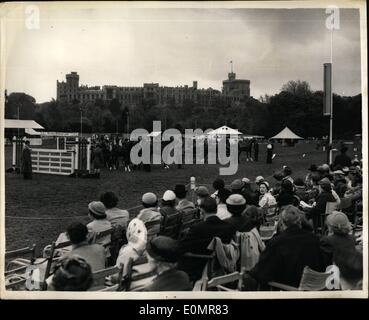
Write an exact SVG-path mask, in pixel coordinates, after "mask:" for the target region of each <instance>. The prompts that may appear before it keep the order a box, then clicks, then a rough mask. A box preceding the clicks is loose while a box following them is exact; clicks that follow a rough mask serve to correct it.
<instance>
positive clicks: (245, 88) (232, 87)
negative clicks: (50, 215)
mask: <svg viewBox="0 0 369 320" xmlns="http://www.w3.org/2000/svg"><path fill="white" fill-rule="evenodd" d="M222 94H223V95H225V96H227V97H230V98H231V99H232V100H233V101H240V102H244V101H245V100H246V99H247V98H249V97H250V80H241V79H236V74H235V73H234V72H232V71H231V72H230V73H228V80H224V81H223V90H222Z"/></svg>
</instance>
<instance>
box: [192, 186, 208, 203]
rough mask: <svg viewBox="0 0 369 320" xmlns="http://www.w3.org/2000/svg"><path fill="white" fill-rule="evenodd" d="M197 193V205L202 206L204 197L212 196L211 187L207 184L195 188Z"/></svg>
mask: <svg viewBox="0 0 369 320" xmlns="http://www.w3.org/2000/svg"><path fill="white" fill-rule="evenodd" d="M195 193H196V195H197V200H196V205H197V206H200V203H201V201H202V200H203V199H205V198H207V197H209V196H210V193H209V189H208V188H206V187H205V186H199V187H197V188H196V189H195Z"/></svg>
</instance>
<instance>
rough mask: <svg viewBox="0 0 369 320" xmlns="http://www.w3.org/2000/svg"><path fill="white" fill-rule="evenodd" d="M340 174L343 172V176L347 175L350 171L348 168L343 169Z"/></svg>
mask: <svg viewBox="0 0 369 320" xmlns="http://www.w3.org/2000/svg"><path fill="white" fill-rule="evenodd" d="M342 172H343V174H347V173H349V172H350V169H349V168H348V167H343V168H342Z"/></svg>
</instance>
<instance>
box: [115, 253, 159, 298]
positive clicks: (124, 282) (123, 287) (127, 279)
mask: <svg viewBox="0 0 369 320" xmlns="http://www.w3.org/2000/svg"><path fill="white" fill-rule="evenodd" d="M147 262H148V259H147V257H146V256H142V257H140V258H138V259H137V260H136V261H133V259H132V258H130V259H129V260H128V264H127V274H126V275H124V276H123V277H122V278H121V281H120V282H119V284H120V290H119V291H130V290H131V285H132V282H134V281H139V280H142V279H145V278H149V277H152V276H154V275H155V274H156V273H155V271H149V272H146V273H142V274H137V275H134V274H133V267H135V266H139V265H142V264H145V263H147ZM122 270H123V268H122Z"/></svg>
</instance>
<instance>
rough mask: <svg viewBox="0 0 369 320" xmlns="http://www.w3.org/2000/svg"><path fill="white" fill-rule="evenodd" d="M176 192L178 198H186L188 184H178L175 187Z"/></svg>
mask: <svg viewBox="0 0 369 320" xmlns="http://www.w3.org/2000/svg"><path fill="white" fill-rule="evenodd" d="M174 193H175V194H176V196H177V197H178V198H184V197H185V196H186V193H187V190H186V186H185V185H184V184H176V186H175V187H174Z"/></svg>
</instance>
